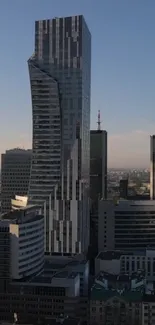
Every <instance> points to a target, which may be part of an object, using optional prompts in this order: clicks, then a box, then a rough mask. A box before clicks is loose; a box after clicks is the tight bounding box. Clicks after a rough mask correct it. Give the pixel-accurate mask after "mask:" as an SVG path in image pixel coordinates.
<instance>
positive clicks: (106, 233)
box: [98, 200, 155, 251]
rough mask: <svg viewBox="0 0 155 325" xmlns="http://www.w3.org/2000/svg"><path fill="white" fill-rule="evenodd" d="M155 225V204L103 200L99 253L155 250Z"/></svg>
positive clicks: (152, 202)
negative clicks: (105, 251) (106, 251)
mask: <svg viewBox="0 0 155 325" xmlns="http://www.w3.org/2000/svg"><path fill="white" fill-rule="evenodd" d="M154 224H155V201H150V200H148V201H147V200H146V201H145V200H144V201H131V200H120V201H117V200H116V201H114V200H101V201H100V203H99V228H98V229H99V231H98V248H99V251H104V250H115V249H116V250H121V251H122V250H123V251H124V250H125V251H137V250H145V249H146V248H155V226H154Z"/></svg>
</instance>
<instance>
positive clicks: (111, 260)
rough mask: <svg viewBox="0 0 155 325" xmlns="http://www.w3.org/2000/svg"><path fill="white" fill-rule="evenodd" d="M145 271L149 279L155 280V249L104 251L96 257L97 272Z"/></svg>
mask: <svg viewBox="0 0 155 325" xmlns="http://www.w3.org/2000/svg"><path fill="white" fill-rule="evenodd" d="M140 270H141V271H144V272H145V276H146V279H147V281H154V280H155V250H154V249H153V250H151V249H146V250H144V251H142V250H141V251H137V252H136V251H135V252H125V251H104V252H100V253H99V254H98V255H97V257H96V259H95V274H98V273H99V272H101V271H103V272H108V273H113V274H117V275H119V274H124V273H125V274H129V275H132V274H133V273H135V272H136V273H138V272H139V271H140Z"/></svg>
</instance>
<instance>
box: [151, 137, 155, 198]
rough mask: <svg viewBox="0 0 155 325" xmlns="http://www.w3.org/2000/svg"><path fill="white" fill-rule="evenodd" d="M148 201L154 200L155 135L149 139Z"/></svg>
mask: <svg viewBox="0 0 155 325" xmlns="http://www.w3.org/2000/svg"><path fill="white" fill-rule="evenodd" d="M150 199H151V200H154V199H155V135H152V136H151V137H150Z"/></svg>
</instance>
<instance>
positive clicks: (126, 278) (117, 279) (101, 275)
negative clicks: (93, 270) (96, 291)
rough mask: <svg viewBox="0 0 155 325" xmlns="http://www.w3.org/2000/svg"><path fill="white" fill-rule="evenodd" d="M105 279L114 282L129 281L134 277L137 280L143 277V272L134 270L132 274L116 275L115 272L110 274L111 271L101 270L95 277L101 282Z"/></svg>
mask: <svg viewBox="0 0 155 325" xmlns="http://www.w3.org/2000/svg"><path fill="white" fill-rule="evenodd" d="M105 279H106V280H108V281H114V282H130V281H131V280H134V279H135V280H137V282H138V281H141V280H142V279H144V274H143V272H140V273H137V272H135V273H133V274H132V275H128V274H120V275H117V274H111V273H107V272H103V271H101V272H100V273H99V274H98V275H97V276H96V278H95V280H97V281H101V282H102V281H104V280H105Z"/></svg>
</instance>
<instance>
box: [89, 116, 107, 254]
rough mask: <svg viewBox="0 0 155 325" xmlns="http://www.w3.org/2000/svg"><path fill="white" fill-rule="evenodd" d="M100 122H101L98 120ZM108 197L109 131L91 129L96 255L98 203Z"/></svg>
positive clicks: (93, 248)
mask: <svg viewBox="0 0 155 325" xmlns="http://www.w3.org/2000/svg"><path fill="white" fill-rule="evenodd" d="M98 123H100V122H98ZM101 198H104V199H106V198H107V132H106V131H103V130H100V125H99V129H98V130H91V131H90V199H91V212H90V246H91V254H92V257H94V256H95V255H96V254H97V252H98V203H99V200H100V199H101Z"/></svg>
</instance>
